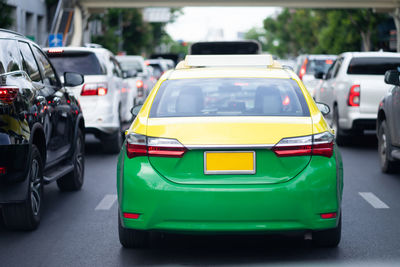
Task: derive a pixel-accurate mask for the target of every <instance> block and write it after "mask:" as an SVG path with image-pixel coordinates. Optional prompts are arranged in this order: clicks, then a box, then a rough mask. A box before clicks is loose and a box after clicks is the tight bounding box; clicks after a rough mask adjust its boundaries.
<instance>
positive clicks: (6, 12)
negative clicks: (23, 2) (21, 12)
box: [0, 0, 13, 29]
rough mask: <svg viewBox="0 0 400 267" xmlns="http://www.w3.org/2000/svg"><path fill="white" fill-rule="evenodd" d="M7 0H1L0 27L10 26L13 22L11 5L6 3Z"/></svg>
mask: <svg viewBox="0 0 400 267" xmlns="http://www.w3.org/2000/svg"><path fill="white" fill-rule="evenodd" d="M6 2H7V1H6V0H0V28H5V29H7V28H9V27H10V26H11V25H12V24H13V19H12V17H11V11H12V9H11V7H10V6H9V5H7V4H6Z"/></svg>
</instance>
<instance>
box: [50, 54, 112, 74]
mask: <svg viewBox="0 0 400 267" xmlns="http://www.w3.org/2000/svg"><path fill="white" fill-rule="evenodd" d="M48 56H49V58H50V60H51V62H52V63H53V64H54V67H55V68H56V70H57V72H58V73H59V74H61V75H62V74H63V73H64V72H78V73H81V74H83V75H103V74H106V68H105V67H104V66H102V65H101V64H100V61H99V59H98V58H97V56H96V55H95V54H94V53H92V52H63V53H48Z"/></svg>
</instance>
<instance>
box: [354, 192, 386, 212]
mask: <svg viewBox="0 0 400 267" xmlns="http://www.w3.org/2000/svg"><path fill="white" fill-rule="evenodd" d="M358 194H360V196H362V198H364V199H365V201H367V202H368V203H369V204H370V205H371V206H372V207H374V208H375V209H388V208H389V206H388V205H386V203H385V202H383V201H382V200H380V199H379V198H378V197H377V196H375V195H374V194H373V193H371V192H358Z"/></svg>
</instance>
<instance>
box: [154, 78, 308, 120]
mask: <svg viewBox="0 0 400 267" xmlns="http://www.w3.org/2000/svg"><path fill="white" fill-rule="evenodd" d="M309 115H310V113H309V109H308V106H307V103H306V100H305V99H304V96H303V93H302V92H301V89H300V87H299V86H298V84H297V82H296V81H294V80H291V79H263V78H242V79H240V78H239V79H238V78H235V79H233V78H209V79H182V80H167V81H165V82H163V84H162V85H161V87H160V89H159V90H158V92H157V95H156V97H155V99H154V102H153V105H152V108H151V111H150V117H152V118H161V117H206V116H309Z"/></svg>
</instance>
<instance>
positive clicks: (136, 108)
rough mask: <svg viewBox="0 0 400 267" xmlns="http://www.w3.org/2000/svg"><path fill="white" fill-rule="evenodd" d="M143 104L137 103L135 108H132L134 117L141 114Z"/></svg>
mask: <svg viewBox="0 0 400 267" xmlns="http://www.w3.org/2000/svg"><path fill="white" fill-rule="evenodd" d="M142 106H143V105H136V106H134V107H133V108H131V113H132V116H133V118H136V116H137V115H138V114H139V111H140V110H141V109H142Z"/></svg>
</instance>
